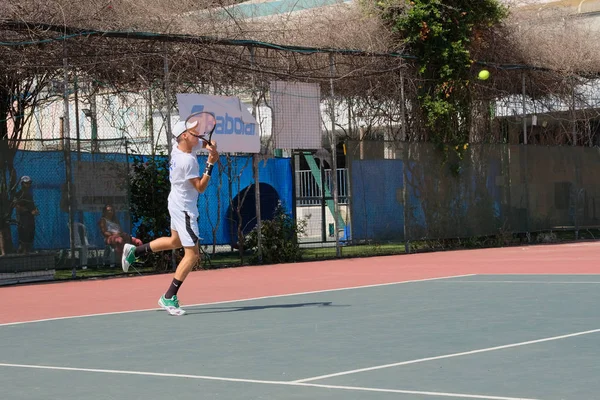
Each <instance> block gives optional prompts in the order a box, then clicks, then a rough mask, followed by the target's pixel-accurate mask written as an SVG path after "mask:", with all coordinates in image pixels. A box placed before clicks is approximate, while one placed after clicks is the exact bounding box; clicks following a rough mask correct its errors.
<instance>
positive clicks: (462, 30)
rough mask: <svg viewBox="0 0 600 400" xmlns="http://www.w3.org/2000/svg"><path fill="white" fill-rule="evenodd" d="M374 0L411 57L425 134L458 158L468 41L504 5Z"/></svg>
mask: <svg viewBox="0 0 600 400" xmlns="http://www.w3.org/2000/svg"><path fill="white" fill-rule="evenodd" d="M377 6H378V7H379V8H380V10H381V11H382V17H383V19H384V20H385V21H386V22H387V23H388V24H389V26H390V27H391V28H392V30H393V31H394V32H395V33H397V34H398V36H399V38H401V39H402V40H403V42H404V43H405V45H406V50H407V52H408V53H410V54H411V55H412V56H415V57H416V63H417V75H418V78H419V85H418V94H417V96H418V102H419V106H420V109H421V112H422V113H423V117H424V123H425V128H426V131H427V134H428V138H429V140H430V141H431V142H433V143H436V144H438V145H439V146H440V147H441V148H443V149H445V150H448V149H452V150H455V151H456V152H457V153H458V155H459V157H461V158H462V154H463V152H464V150H466V149H467V146H466V143H467V142H468V138H469V126H470V122H471V121H470V116H471V112H470V111H471V110H470V108H471V96H470V91H469V83H470V81H471V80H472V77H473V75H474V73H473V68H472V66H473V63H474V60H472V58H471V50H472V46H473V44H474V42H475V41H477V40H479V39H480V38H481V36H482V34H483V32H484V31H485V30H486V29H490V28H491V27H493V26H494V25H495V24H498V23H500V22H501V21H502V20H503V19H504V17H505V16H506V15H507V8H506V7H505V6H503V5H501V4H500V3H499V2H498V1H497V0H477V1H472V0H412V1H405V0H381V1H378V2H377ZM448 145H450V146H448Z"/></svg>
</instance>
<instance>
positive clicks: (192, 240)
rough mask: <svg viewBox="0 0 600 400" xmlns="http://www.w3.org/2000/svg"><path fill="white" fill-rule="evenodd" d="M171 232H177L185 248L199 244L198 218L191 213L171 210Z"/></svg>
mask: <svg viewBox="0 0 600 400" xmlns="http://www.w3.org/2000/svg"><path fill="white" fill-rule="evenodd" d="M169 215H170V216H171V230H174V231H177V233H178V234H179V239H181V245H182V246H183V247H193V246H195V245H196V243H198V238H199V236H200V233H199V232H200V231H199V230H198V216H197V215H194V214H192V213H190V212H189V211H183V210H179V209H178V210H176V209H174V208H173V209H172V208H169Z"/></svg>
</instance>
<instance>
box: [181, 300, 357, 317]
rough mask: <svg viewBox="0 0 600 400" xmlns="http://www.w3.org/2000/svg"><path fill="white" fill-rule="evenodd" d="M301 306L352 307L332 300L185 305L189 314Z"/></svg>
mask: <svg viewBox="0 0 600 400" xmlns="http://www.w3.org/2000/svg"><path fill="white" fill-rule="evenodd" d="M301 307H350V306H349V305H332V303H331V301H322V302H312V303H292V304H266V305H262V306H226V307H204V306H203V307H197V308H194V307H187V308H186V307H185V306H183V308H184V309H185V310H186V312H187V314H212V313H226V312H239V311H256V310H268V309H272V308H284V309H287V308H301Z"/></svg>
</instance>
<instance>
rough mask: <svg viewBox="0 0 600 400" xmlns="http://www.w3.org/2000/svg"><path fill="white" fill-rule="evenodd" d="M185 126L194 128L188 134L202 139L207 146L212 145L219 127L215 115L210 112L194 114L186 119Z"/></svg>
mask: <svg viewBox="0 0 600 400" xmlns="http://www.w3.org/2000/svg"><path fill="white" fill-rule="evenodd" d="M185 126H193V128H190V129H189V130H188V133H190V134H191V135H192V136H196V137H197V138H198V139H202V140H203V141H204V143H206V144H207V145H212V142H211V139H212V134H213V132H214V131H215V128H216V126H217V118H216V117H215V115H214V114H213V113H211V112H208V111H200V112H197V113H193V114H191V115H190V116H189V117H187V118H186V120H185Z"/></svg>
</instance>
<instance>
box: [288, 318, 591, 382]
mask: <svg viewBox="0 0 600 400" xmlns="http://www.w3.org/2000/svg"><path fill="white" fill-rule="evenodd" d="M598 332H600V329H593V330H591V331H583V332H575V333H569V334H567V335H560V336H552V337H548V338H544V339H536V340H528V341H526V342H519V343H512V344H505V345H502V346H496V347H488V348H485V349H478V350H471V351H463V352H460V353H452V354H445V355H442V356H434V357H426V358H418V359H416V360H408V361H401V362H397V363H392V364H384V365H376V366H374V367H367V368H360V369H353V370H350V371H343V372H336V373H333V374H328V375H320V376H313V377H310V378H305V379H297V380H295V381H293V382H296V383H303V382H310V381H316V380H319V379H327V378H333V377H336V376H343V375H350V374H357V373H359V372H367V371H375V370H378V369H384V368H392V367H399V366H401V365H409V364H417V363H422V362H427V361H434V360H442V359H445V358H453V357H461V356H468V355H471V354H478V353H487V352H490V351H496V350H503V349H510V348H513V347H519V346H527V345H530V344H535V343H543V342H550V341H553V340H560V339H567V338H571V337H575V336H582V335H589V334H590V333H598Z"/></svg>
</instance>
